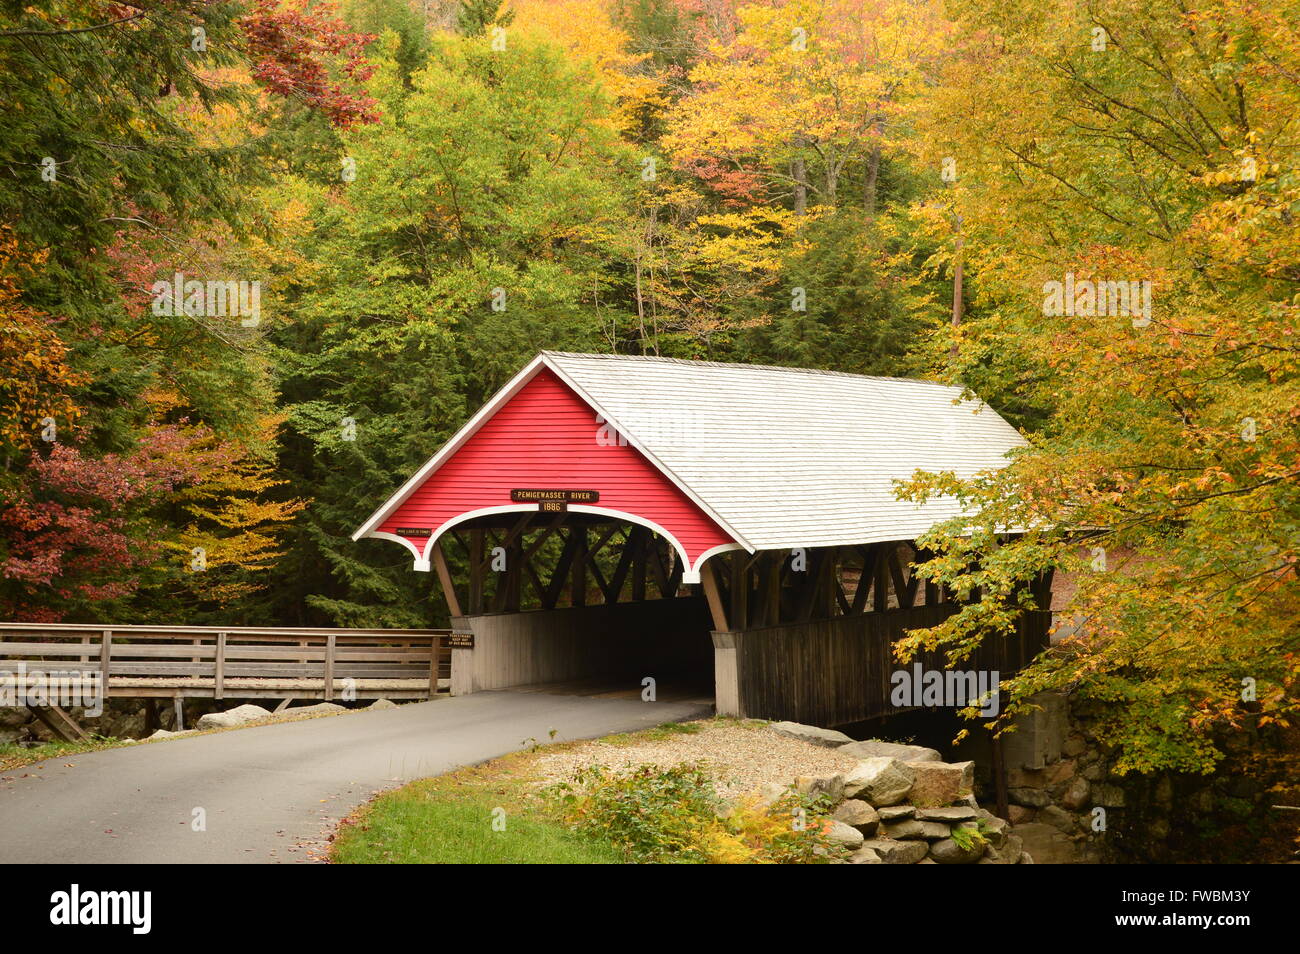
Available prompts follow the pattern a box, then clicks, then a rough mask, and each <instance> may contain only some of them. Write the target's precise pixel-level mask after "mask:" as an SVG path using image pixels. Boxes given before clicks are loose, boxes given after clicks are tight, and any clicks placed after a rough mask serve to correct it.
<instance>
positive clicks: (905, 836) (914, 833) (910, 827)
mask: <svg viewBox="0 0 1300 954" xmlns="http://www.w3.org/2000/svg"><path fill="white" fill-rule="evenodd" d="M924 832H925V828H924V827H923V826H922V824H921V822H919V821H917V820H916V819H915V818H906V819H904V820H903V821H897V822H894V823H893V824H890V825H883V826H881V833H882V834H883V835H884V836H885V837H886V838H894V839H897V840H898V841H907V840H909V839H912V838H921V837H923V833H924ZM947 833H948V832H947V829H946V828H945V830H944V834H945V835H946V834H947Z"/></svg>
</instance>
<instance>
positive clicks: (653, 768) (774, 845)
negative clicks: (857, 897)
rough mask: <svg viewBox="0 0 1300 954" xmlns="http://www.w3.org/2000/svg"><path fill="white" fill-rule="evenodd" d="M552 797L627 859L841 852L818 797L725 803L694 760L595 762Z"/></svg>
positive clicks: (806, 857)
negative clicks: (615, 766)
mask: <svg viewBox="0 0 1300 954" xmlns="http://www.w3.org/2000/svg"><path fill="white" fill-rule="evenodd" d="M552 795H553V797H555V798H557V799H558V800H559V801H560V803H561V809H562V813H563V817H564V818H565V821H566V822H567V823H568V824H570V825H572V826H573V827H574V828H576V829H578V830H579V831H582V832H584V833H587V834H590V835H592V836H593V837H597V838H600V839H601V840H603V841H606V842H608V843H609V844H611V845H613V846H614V847H615V848H616V849H618V850H619V851H621V852H623V853H624V855H625V856H626V857H627V858H628V859H629V860H632V861H640V862H659V863H684V864H746V863H759V864H764V863H766V864H784V863H802V864H808V863H818V862H824V861H827V860H829V859H830V858H832V857H835V856H837V854H839V853H840V852H839V850H838V849H836V848H834V847H833V846H832V845H831V844H830V843H829V842H828V840H827V839H826V837H825V834H824V824H823V819H822V818H821V816H820V813H821V812H823V811H824V810H825V805H823V804H822V803H821V802H820V801H818V800H815V799H807V798H805V797H803V796H800V795H798V794H797V793H793V792H791V793H789V795H787V796H786V797H785V798H783V799H782V800H781V801H780V802H778V803H777V805H776V806H774V807H773V808H772V809H770V810H765V809H764V808H763V806H761V805H760V804H759V803H758V802H757V800H756V799H742V800H741V801H739V802H738V803H736V804H735V805H728V804H726V803H725V802H723V801H722V799H720V798H719V797H718V795H717V792H716V791H715V789H714V786H713V782H712V780H711V779H710V778H709V777H708V775H706V774H705V773H704V772H703V771H701V770H700V769H699V768H698V767H697V766H693V765H679V766H674V767H672V768H661V767H660V766H657V765H641V766H638V767H637V768H635V769H633V770H632V771H631V772H630V773H628V774H625V775H611V774H608V773H607V772H606V771H605V770H604V769H603V768H601V767H599V766H593V767H591V768H587V769H582V770H580V771H578V772H577V773H576V774H575V776H574V779H573V781H572V782H571V783H565V784H562V785H558V786H555V787H554V788H553V789H552ZM796 818H798V819H799V820H800V823H799V824H796V821H795V820H796Z"/></svg>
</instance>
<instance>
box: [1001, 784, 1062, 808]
mask: <svg viewBox="0 0 1300 954" xmlns="http://www.w3.org/2000/svg"><path fill="white" fill-rule="evenodd" d="M1007 798H1008V799H1009V800H1010V802H1011V803H1012V804H1013V805H1023V806H1025V808H1046V807H1047V806H1048V805H1050V804H1052V796H1051V795H1048V794H1047V793H1046V792H1045V791H1043V790H1042V789H1041V788H1010V789H1007Z"/></svg>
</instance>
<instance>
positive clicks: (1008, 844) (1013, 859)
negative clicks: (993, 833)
mask: <svg viewBox="0 0 1300 954" xmlns="http://www.w3.org/2000/svg"><path fill="white" fill-rule="evenodd" d="M1024 852H1025V843H1024V842H1023V841H1022V840H1021V839H1020V836H1018V835H1007V836H1006V840H1005V841H1004V842H1003V843H1002V844H1000V845H998V855H999V856H1001V858H1002V861H1003V863H1004V864H1008V865H1015V864H1019V863H1020V856H1021V855H1023V854H1024Z"/></svg>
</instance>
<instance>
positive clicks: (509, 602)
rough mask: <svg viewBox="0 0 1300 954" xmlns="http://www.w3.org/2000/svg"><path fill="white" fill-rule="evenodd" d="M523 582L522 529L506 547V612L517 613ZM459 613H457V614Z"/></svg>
mask: <svg viewBox="0 0 1300 954" xmlns="http://www.w3.org/2000/svg"><path fill="white" fill-rule="evenodd" d="M523 582H524V531H522V530H520V531H519V533H517V534H516V535H515V538H514V539H513V540H511V541H510V543H509V544H508V545H507V547H506V578H505V585H506V612H507V613H518V612H519V602H520V598H521V596H522V593H523ZM457 615H459V614H457Z"/></svg>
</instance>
